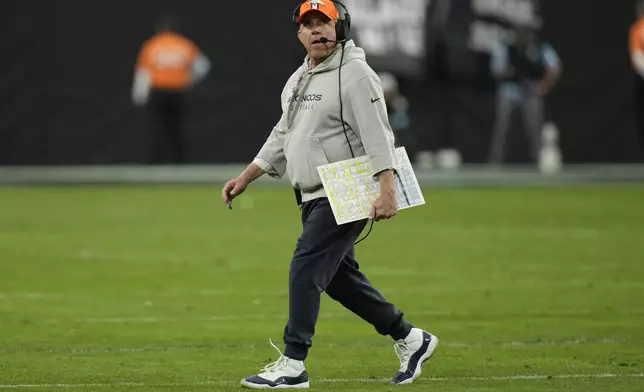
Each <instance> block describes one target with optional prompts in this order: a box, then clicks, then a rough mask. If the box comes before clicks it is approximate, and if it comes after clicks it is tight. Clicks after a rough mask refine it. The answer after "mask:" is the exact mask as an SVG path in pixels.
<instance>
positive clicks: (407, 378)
mask: <svg viewBox="0 0 644 392" xmlns="http://www.w3.org/2000/svg"><path fill="white" fill-rule="evenodd" d="M436 346H438V338H437V337H436V336H434V335H432V334H430V333H429V332H426V331H423V330H422V329H418V328H412V329H411V332H409V335H407V337H406V338H405V339H403V340H399V341H397V342H396V343H395V344H394V351H395V352H396V355H397V356H398V359H400V369H399V370H398V373H396V375H395V376H394V378H393V379H392V380H391V383H392V384H411V383H412V382H414V381H415V380H416V379H417V378H418V377H420V373H421V372H422V369H421V368H422V366H423V364H424V363H425V361H427V360H428V359H429V358H430V357H431V356H432V354H433V353H434V350H436Z"/></svg>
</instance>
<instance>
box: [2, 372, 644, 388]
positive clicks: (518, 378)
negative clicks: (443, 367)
mask: <svg viewBox="0 0 644 392" xmlns="http://www.w3.org/2000/svg"><path fill="white" fill-rule="evenodd" d="M642 377H644V373H633V374H617V373H596V374H583V373H579V374H558V375H545V374H517V375H513V376H489V377H428V378H423V379H422V380H424V381H430V382H431V381H434V382H438V381H530V380H550V379H555V380H565V379H581V378H589V379H594V378H596V379H604V378H642ZM350 382H372V383H388V382H389V379H386V378H380V379H377V378H356V379H341V378H336V379H319V380H315V381H314V383H321V384H322V383H350ZM238 383H239V381H232V380H222V381H202V382H193V383H145V382H115V383H90V384H67V383H58V384H0V389H18V388H108V387H198V386H223V385H236V384H238Z"/></svg>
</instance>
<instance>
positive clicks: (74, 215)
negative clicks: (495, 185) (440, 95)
mask: <svg viewBox="0 0 644 392" xmlns="http://www.w3.org/2000/svg"><path fill="white" fill-rule="evenodd" d="M219 194H220V188H219V186H213V187H187V186H184V187H180V186H177V187H170V186H167V187H161V186H158V187H152V186H151V187H32V188H28V187H25V188H0V389H11V390H20V389H23V388H24V389H28V390H83V391H90V390H95V391H108V390H109V391H152V390H172V391H235V390H239V389H240V386H239V380H240V379H241V378H242V377H244V376H247V375H250V374H252V373H255V372H257V371H258V370H259V369H260V368H261V367H262V366H263V365H264V364H266V363H268V362H269V361H274V360H275V359H276V357H277V353H276V352H275V351H274V350H273V349H272V348H271V347H270V345H269V344H268V339H269V338H270V339H272V340H273V341H274V342H276V343H277V344H278V345H279V346H283V344H281V334H282V329H283V325H284V323H285V321H286V314H287V307H286V306H287V286H286V283H287V271H288V265H289V261H290V255H291V253H292V251H293V249H294V246H295V241H296V238H297V236H298V235H299V229H300V223H299V210H298V209H297V208H296V206H295V205H294V200H293V194H292V191H291V190H289V189H276V188H259V187H255V188H251V189H249V191H248V194H247V195H246V196H243V197H242V198H240V199H239V200H237V202H236V205H235V207H234V209H233V210H232V211H229V210H228V209H227V208H225V206H223V204H222V203H221V200H220V196H219ZM425 197H426V200H427V205H425V206H423V207H418V208H415V209H414V210H406V211H402V212H401V213H400V214H399V215H398V216H397V217H396V218H395V219H394V220H392V221H387V222H380V223H377V224H376V225H375V227H374V231H373V233H372V234H371V235H370V237H369V238H368V239H367V240H366V241H365V242H363V243H362V244H360V245H359V246H358V250H357V256H358V259H359V261H360V262H361V268H362V269H363V271H364V272H365V273H366V274H367V276H369V278H370V279H371V280H372V281H373V282H374V284H375V285H376V286H378V287H379V288H380V289H381V291H383V293H384V294H385V295H386V296H387V297H388V298H389V299H390V300H392V301H393V302H395V303H396V304H398V306H399V307H400V308H402V309H403V310H404V311H405V312H406V314H407V316H408V318H409V320H410V321H412V322H413V323H415V324H416V325H417V326H419V327H422V328H425V329H427V330H429V331H430V332H432V333H434V334H435V335H437V336H438V337H439V338H440V341H441V344H440V345H439V348H438V350H437V351H436V354H435V356H434V358H433V359H432V360H431V361H430V362H428V363H427V365H426V366H425V370H424V372H423V376H422V377H421V379H420V380H419V381H418V382H417V383H415V384H413V385H411V386H403V387H394V386H391V385H389V384H388V382H387V380H388V379H389V378H390V377H391V376H393V375H394V373H395V372H396V370H397V367H398V362H397V358H396V356H395V354H394V350H393V342H392V341H391V339H390V338H387V337H382V336H380V335H378V334H377V333H376V332H375V330H373V328H372V327H371V326H369V325H367V324H366V323H364V322H363V321H362V320H360V319H358V318H357V317H356V316H354V315H353V314H351V313H349V312H348V311H346V310H344V309H343V308H342V307H340V306H339V305H337V304H336V303H334V302H333V301H332V300H330V299H329V298H328V297H326V296H325V297H324V299H323V304H322V313H321V316H320V322H319V324H318V329H317V334H316V336H315V338H314V342H313V348H312V350H311V353H310V357H309V360H308V361H307V368H308V371H309V374H310V376H311V388H312V389H314V390H318V391H395V390H399V389H405V390H418V391H427V390H431V391H464V390H467V391H513V392H517V391H518V392H523V391H589V390H592V391H620V392H622V391H641V390H644V375H643V374H642V373H643V372H644V187H638V186H628V187H627V186H623V187H620V186H610V187H592V188H570V189H536V188H535V189H528V188H526V189H429V188H426V189H425Z"/></svg>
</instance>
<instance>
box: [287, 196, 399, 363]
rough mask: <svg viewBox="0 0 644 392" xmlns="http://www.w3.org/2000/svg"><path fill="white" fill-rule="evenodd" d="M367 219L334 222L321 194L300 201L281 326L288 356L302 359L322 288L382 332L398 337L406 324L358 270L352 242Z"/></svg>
mask: <svg viewBox="0 0 644 392" xmlns="http://www.w3.org/2000/svg"><path fill="white" fill-rule="evenodd" d="M366 224H367V221H366V220H364V221H359V222H352V223H347V224H344V225H338V224H337V223H336V221H335V218H334V216H333V211H332V210H331V205H330V204H329V201H328V200H327V199H326V198H320V199H315V200H311V201H308V202H306V203H304V204H303V206H302V225H303V229H302V235H301V236H300V238H299V239H298V241H297V247H296V249H295V252H294V254H293V259H292V261H291V268H290V273H289V319H288V323H287V324H286V327H285V329H284V343H285V344H286V352H285V355H286V356H287V357H289V358H293V359H297V360H304V359H306V356H307V354H308V350H309V348H310V347H311V345H312V342H311V338H312V337H313V334H314V332H315V324H316V323H317V319H318V314H319V312H320V299H321V295H322V292H324V291H326V293H327V294H328V295H329V297H331V298H333V299H334V300H336V301H338V302H339V303H341V304H342V305H343V306H344V307H345V308H347V309H349V310H350V311H352V312H353V313H355V314H356V315H358V316H360V317H361V318H362V319H363V320H365V321H367V322H368V323H369V324H371V325H373V327H374V328H375V329H376V331H377V332H378V333H380V334H381V335H389V336H391V337H392V338H393V339H395V340H398V339H403V338H404V337H405V336H407V334H408V333H409V331H410V330H411V328H412V325H411V324H409V323H408V322H407V321H405V319H404V318H403V313H402V312H401V311H400V310H398V309H397V308H396V307H395V306H394V305H393V304H391V303H390V302H388V301H387V300H386V299H385V297H384V296H383V295H382V294H381V293H380V292H379V291H378V290H376V289H375V288H374V287H373V286H372V284H371V282H369V280H368V279H367V277H366V276H364V275H363V274H362V272H360V270H359V266H358V262H357V261H356V259H355V248H354V243H355V241H356V239H357V238H358V236H359V235H360V233H361V232H362V230H363V229H364V227H365V225H366Z"/></svg>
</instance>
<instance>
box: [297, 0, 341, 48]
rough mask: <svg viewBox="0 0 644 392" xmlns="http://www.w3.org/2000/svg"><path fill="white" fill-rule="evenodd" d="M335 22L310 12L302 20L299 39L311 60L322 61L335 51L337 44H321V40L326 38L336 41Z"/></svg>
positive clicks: (322, 15)
mask: <svg viewBox="0 0 644 392" xmlns="http://www.w3.org/2000/svg"><path fill="white" fill-rule="evenodd" d="M335 23H336V22H335V21H334V20H331V19H329V18H328V17H327V16H326V15H324V14H323V13H321V12H317V11H310V12H309V13H307V14H306V15H304V17H303V18H302V22H301V23H300V29H299V30H298V32H297V37H298V38H299V39H300V42H301V43H302V45H304V48H305V49H306V51H307V53H308V54H309V56H310V57H311V58H314V59H321V58H325V57H328V56H329V55H330V54H331V53H333V51H334V50H335V45H336V43H335V42H327V43H326V44H322V43H320V38H322V37H326V38H327V39H328V40H329V41H335V40H336V39H337V38H336V34H335Z"/></svg>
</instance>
